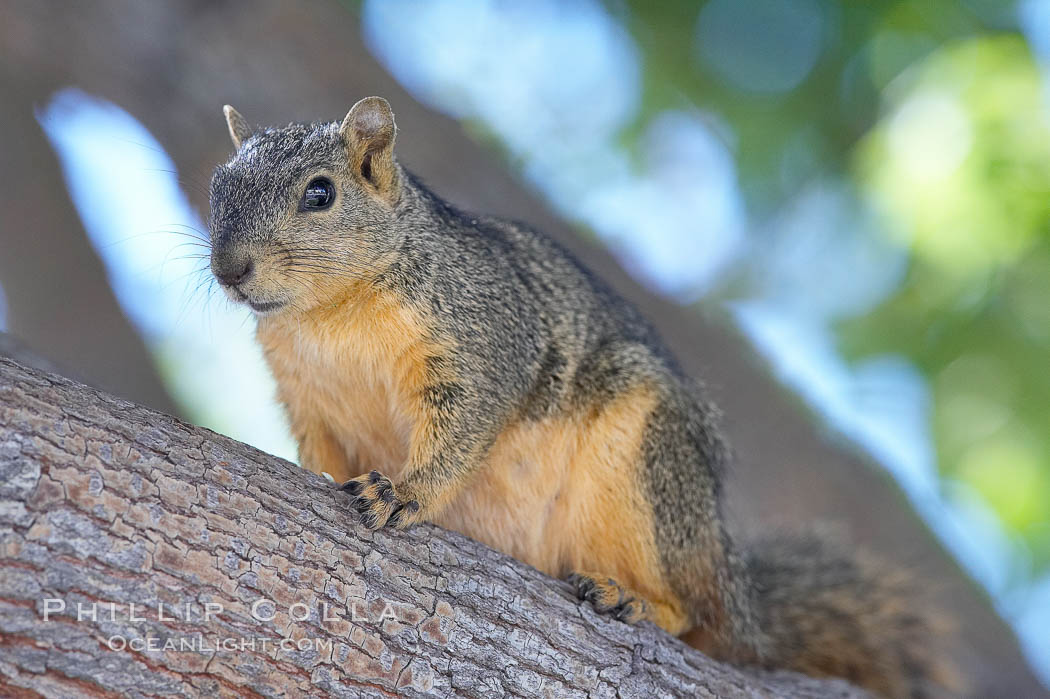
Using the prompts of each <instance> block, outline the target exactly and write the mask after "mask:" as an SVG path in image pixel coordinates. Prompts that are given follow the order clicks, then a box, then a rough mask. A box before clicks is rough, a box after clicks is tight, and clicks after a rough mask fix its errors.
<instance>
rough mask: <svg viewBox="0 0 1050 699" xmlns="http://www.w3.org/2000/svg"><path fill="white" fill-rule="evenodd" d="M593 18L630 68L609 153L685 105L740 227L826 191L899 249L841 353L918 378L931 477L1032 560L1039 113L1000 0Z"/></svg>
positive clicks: (1049, 509) (1041, 255)
mask: <svg viewBox="0 0 1050 699" xmlns="http://www.w3.org/2000/svg"><path fill="white" fill-rule="evenodd" d="M606 6H607V7H608V8H609V10H610V12H612V13H613V14H614V15H615V16H617V17H618V18H619V19H620V20H621V21H622V22H623V24H624V26H625V27H626V28H627V29H628V31H629V32H630V33H631V35H632V37H633V38H634V40H635V41H636V43H637V45H638V47H639V50H640V53H641V55H640V60H641V61H642V63H643V75H644V93H643V100H642V110H641V112H640V114H639V117H638V120H637V123H636V124H635V125H634V127H633V128H632V129H630V130H628V131H627V132H626V133H625V134H624V136H623V138H624V140H625V143H626V145H627V146H629V147H637V144H638V143H640V142H641V141H640V139H638V138H637V137H638V136H639V134H641V133H643V132H644V128H645V125H646V124H647V123H648V121H649V120H650V119H651V118H652V117H653V116H654V115H656V114H658V113H660V112H661V111H663V110H666V109H687V110H689V109H696V108H697V107H699V108H700V109H702V110H704V111H705V112H707V113H709V114H711V115H713V117H712V118H713V120H714V121H715V122H716V128H719V126H718V125H719V124H721V128H719V130H720V131H721V132H722V133H723V134H724V136H725V138H726V140H727V141H728V142H729V144H730V146H731V147H732V149H733V152H734V155H735V157H736V159H737V167H738V176H739V180H740V187H741V190H742V192H743V193H744V196H745V201H746V203H747V209H748V215H749V218H750V225H751V227H752V228H753V229H754V228H759V227H761V225H762V222H763V220H765V219H768V218H770V217H773V216H774V215H775V214H776V213H777V212H778V211H779V210H781V209H782V208H783V207H785V206H786V205H787V204H788V203H789V202H790V201H791V199H792V197H793V196H795V195H796V194H798V193H799V192H800V191H801V190H802V189H803V188H804V187H805V186H806V185H807V184H808V183H811V182H814V181H825V182H826V181H832V182H838V183H842V184H843V185H845V186H846V187H847V188H848V189H849V191H852V192H856V196H857V197H858V198H859V199H860V200H862V201H864V202H865V203H867V204H870V207H871V208H872V209H874V211H876V212H877V215H878V217H879V221H880V225H879V226H877V227H876V233H875V234H876V235H881V236H885V237H886V238H887V239H888V240H890V241H892V242H893V243H894V244H896V245H900V246H903V247H905V248H906V249H907V251H908V252H907V254H908V258H909V260H908V271H907V274H906V275H905V277H904V279H903V280H902V282H901V283H900V285H899V286H898V288H896V290H895V291H893V293H891V294H890V295H889V296H888V297H886V298H885V299H884V300H883V301H882V302H881V303H880V304H879V305H878V306H877V307H876V308H875V309H873V310H870V311H869V312H866V313H864V314H862V315H859V316H856V317H853V318H847V319H841V320H840V321H839V322H838V323H837V325H836V328H837V337H838V340H839V344H840V348H841V349H842V350H843V352H844V353H845V354H846V355H847V356H848V357H850V358H851V359H853V360H856V361H859V360H862V359H864V358H867V357H871V356H875V355H879V354H884V353H895V354H899V355H903V356H905V357H907V358H908V359H909V360H910V361H912V362H913V363H914V364H915V366H916V367H918V368H919V369H920V370H921V371H922V373H923V374H924V376H925V377H926V379H927V381H928V384H929V388H930V391H931V395H932V397H933V410H932V416H931V420H932V425H931V426H930V429H931V432H932V434H933V436H934V440H935V444H936V450H937V455H938V467H939V469H940V472H941V474H942V475H943V476H947V477H951V478H954V479H958V480H961V481H963V482H965V483H966V484H968V485H969V486H971V487H972V488H973V489H974V490H975V491H976V492H978V493H979V494H980V495H981V496H982V497H983V499H984V500H985V502H986V503H987V504H988V505H989V506H990V507H991V508H993V509H994V511H995V512H996V513H997V514H998V515H999V517H1000V518H1001V521H1002V522H1003V523H1004V525H1005V526H1006V527H1007V528H1008V530H1009V531H1010V533H1011V534H1013V535H1014V536H1016V537H1018V538H1019V539H1020V540H1022V541H1023V542H1024V543H1025V544H1027V547H1028V548H1029V549H1030V550H1031V552H1032V558H1033V563H1034V564H1035V570H1033V571H1029V572H1030V573H1031V572H1036V571H1038V570H1046V569H1047V568H1048V567H1050V228H1048V226H1050V196H1048V195H1050V118H1048V113H1050V112H1048V108H1047V102H1046V94H1047V93H1046V89H1045V80H1046V77H1045V74H1044V73H1043V72H1042V71H1041V69H1040V66H1039V64H1038V63H1037V61H1036V59H1035V58H1034V57H1033V54H1032V51H1031V49H1030V47H1029V44H1028V43H1027V42H1026V41H1025V38H1024V36H1023V35H1022V34H1021V33H1020V28H1019V25H1018V19H1017V17H1018V13H1017V10H1018V8H1017V6H1016V5H1015V3H1013V2H1001V1H992V0H985V1H983V2H982V1H978V0H903V1H898V2H891V1H868V2H848V3H839V2H830V1H821V0H794V1H793V2H774V1H773V0H768V1H766V0H748V1H747V2H738V1H736V0H710V1H709V2H707V3H704V4H701V5H698V4H697V3H695V2H688V1H685V0H682V1H680V2H649V1H648V0H628V1H627V2H616V1H614V0H608V2H607V3H606ZM792 13H794V14H793V15H792ZM800 18H801V19H800ZM806 42H809V43H806ZM813 42H816V43H815V45H812V46H811V45H810V44H812V43H813ZM639 155H641V154H639ZM740 284H741V282H740V280H739V279H736V280H733V281H731V282H727V283H726V287H727V289H731V291H724V292H723V296H726V295H728V296H736V295H740V294H745V295H746V288H745V289H743V290H742V289H741V287H740Z"/></svg>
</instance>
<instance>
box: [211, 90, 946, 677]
mask: <svg viewBox="0 0 1050 699" xmlns="http://www.w3.org/2000/svg"><path fill="white" fill-rule="evenodd" d="M224 111H225V114H226V120H227V125H228V127H229V132H230V136H231V138H232V139H233V143H234V145H235V146H236V149H237V151H236V154H235V155H234V156H233V157H232V159H231V160H230V161H229V162H227V163H226V164H224V165H221V166H219V167H218V168H217V169H216V171H215V174H214V177H213V179H212V183H211V221H210V225H211V234H212V250H211V268H212V271H213V273H214V275H215V277H216V278H217V279H218V281H219V282H220V284H221V285H222V287H223V288H224V289H225V291H226V293H227V294H228V295H229V296H230V297H231V298H233V299H235V300H236V301H239V302H243V303H245V304H247V305H248V306H250V307H251V308H252V309H253V310H254V311H255V312H256V315H257V317H258V326H257V331H256V334H257V337H258V340H259V342H260V343H261V344H262V347H263V350H264V353H265V356H266V359H267V361H268V363H269V366H270V368H271V369H272V371H273V373H274V375H275V376H276V379H277V384H278V390H279V397H280V400H281V402H282V403H283V404H284V406H285V407H286V409H287V413H288V416H289V419H290V422H291V427H292V431H293V433H294V435H295V438H296V439H297V440H298V443H299V455H300V461H301V463H302V465H303V466H305V467H307V468H309V469H311V470H313V471H316V472H326V473H328V474H331V475H332V476H333V477H334V478H336V479H337V480H339V481H346V483H345V485H344V486H343V488H344V489H345V490H346V491H348V492H349V493H350V494H351V496H353V504H354V506H355V507H356V509H357V510H358V511H359V512H360V513H361V515H362V518H363V522H364V524H365V525H366V526H367V527H369V528H377V527H383V526H394V527H399V528H400V527H407V526H409V525H412V524H414V523H416V522H422V521H430V522H435V523H437V524H439V525H441V526H444V527H447V528H450V529H455V530H457V531H460V532H462V533H464V534H466V535H468V536H470V537H473V538H475V539H477V540H479V541H482V542H484V543H486V544H488V545H490V546H492V547H494V548H497V549H499V550H501V551H504V552H506V553H508V554H510V555H512V556H514V557H516V558H518V559H520V560H522V561H525V562H526V563H529V564H531V565H533V566H535V567H536V568H538V569H540V570H542V571H544V572H546V573H548V574H550V575H552V576H555V577H558V578H567V579H569V580H570V582H571V583H572V584H573V585H574V586H575V588H576V591H577V593H578V595H579V597H580V598H581V599H585V600H587V601H589V602H590V603H591V604H592V605H593V606H594V608H595V609H596V610H597V611H599V612H602V613H606V614H610V615H612V616H614V617H615V618H617V619H620V620H623V621H626V622H637V621H639V620H643V619H648V620H651V621H653V622H655V623H656V624H658V625H659V626H661V627H663V628H664V629H666V630H667V631H669V632H670V633H672V634H675V635H678V636H682V637H683V638H684V639H685V640H686V641H687V642H688V643H690V644H691V645H693V646H695V647H696V648H699V649H700V650H702V651H703V652H705V653H707V654H709V655H711V656H713V657H715V658H718V659H723V660H726V661H730V662H734V663H741V664H752V665H759V666H763V667H770V668H787V669H792V670H798V671H801V672H804V673H808V674H811V675H835V676H840V677H844V678H846V679H848V680H850V681H852V682H854V683H856V684H859V685H862V686H864V687H866V688H868V689H871V690H873V691H875V692H878V693H881V694H883V695H886V696H891V697H906V696H909V697H918V696H926V695H928V694H929V693H930V692H934V693H936V692H937V691H939V690H937V685H938V683H940V682H942V681H945V680H946V678H947V677H948V673H947V666H946V665H945V664H944V663H943V662H942V660H941V659H940V658H939V656H938V654H937V653H935V652H934V651H933V650H932V649H931V646H930V638H931V634H930V632H929V628H930V624H929V619H928V617H929V615H928V614H927V613H926V612H924V611H917V609H916V607H917V605H910V604H908V597H907V593H906V592H905V591H904V589H903V588H902V587H901V586H900V585H898V584H897V583H895V582H893V581H891V580H889V579H886V578H884V577H883V576H882V574H881V572H879V571H877V570H876V569H874V568H872V567H871V566H869V565H868V564H866V563H864V562H862V559H860V558H857V557H856V556H853V555H844V554H842V553H838V552H836V551H835V549H834V548H832V547H829V546H828V545H827V544H825V543H823V542H821V541H820V540H818V539H798V540H788V541H769V542H765V543H762V544H758V545H755V546H752V547H750V548H748V549H747V550H746V551H742V550H741V549H738V548H737V547H736V546H735V544H734V542H733V541H732V540H731V539H730V538H729V536H728V534H727V531H726V527H725V520H724V518H723V515H722V512H721V508H720V505H721V481H722V471H723V469H724V468H725V465H726V461H727V456H726V453H727V450H726V447H725V445H724V443H723V440H722V437H721V435H720V432H719V429H718V427H717V424H716V422H717V412H716V410H715V408H714V407H712V406H711V405H710V404H708V403H707V402H706V401H705V399H704V398H703V396H702V393H701V390H700V387H699V386H697V385H696V384H695V383H694V382H693V381H692V380H690V379H689V378H688V377H687V376H686V375H685V374H684V372H683V371H682V369H681V368H680V367H679V365H678V363H677V362H676V360H675V359H674V357H672V356H671V354H670V353H669V352H668V350H667V349H666V348H665V346H664V344H663V342H662V341H661V339H660V338H659V337H658V336H657V333H656V332H655V330H654V329H653V328H652V327H651V326H650V324H649V323H648V322H647V321H646V320H645V319H644V318H642V317H641V315H640V314H639V312H638V311H637V310H636V309H635V308H634V307H633V306H631V305H630V304H629V303H627V302H626V301H625V300H624V299H622V298H621V297H620V296H619V295H618V294H616V293H615V292H614V291H612V290H611V289H610V288H609V287H608V286H607V285H606V284H605V283H603V282H602V281H601V280H600V279H597V278H595V277H594V276H593V275H592V274H591V273H590V272H588V271H587V270H586V269H585V268H584V267H583V266H582V265H581V264H580V263H579V262H578V261H577V260H576V259H574V257H573V256H572V255H571V254H569V253H568V252H567V251H565V250H564V249H562V248H561V247H560V246H559V245H557V244H556V243H555V242H554V241H552V240H551V239H550V238H548V237H547V236H545V235H543V234H541V233H538V232H536V231H534V230H532V229H530V228H528V227H526V226H523V225H520V224H517V223H511V222H508V221H503V220H499V219H495V218H487V217H483V216H472V215H467V214H464V213H462V212H460V211H458V210H457V209H455V208H454V207H453V206H451V205H450V204H448V203H446V202H445V201H443V200H441V199H440V198H438V197H437V196H436V195H435V194H433V193H432V192H430V191H429V190H428V189H427V188H426V187H425V186H424V185H423V184H422V183H421V182H420V181H419V180H418V179H417V178H416V177H414V176H413V175H412V174H411V173H409V172H408V171H407V170H405V169H403V168H402V167H401V166H400V165H399V164H398V162H397V161H396V159H395V157H394V135H395V130H396V129H395V125H394V118H393V114H392V112H391V110H390V105H389V104H388V103H387V102H386V100H384V99H382V98H379V97H369V98H366V99H363V100H361V101H360V102H358V103H357V104H355V105H354V106H353V108H352V109H351V110H350V112H349V113H348V114H347V116H346V118H345V119H344V120H343V121H342V123H322V124H310V125H291V126H288V127H285V128H276V129H265V130H257V131H256V130H252V129H250V128H249V127H248V125H247V123H246V122H245V121H244V119H243V118H242V117H241V116H240V114H238V113H237V112H236V110H234V109H233V108H232V107H229V106H227V107H225V110H224Z"/></svg>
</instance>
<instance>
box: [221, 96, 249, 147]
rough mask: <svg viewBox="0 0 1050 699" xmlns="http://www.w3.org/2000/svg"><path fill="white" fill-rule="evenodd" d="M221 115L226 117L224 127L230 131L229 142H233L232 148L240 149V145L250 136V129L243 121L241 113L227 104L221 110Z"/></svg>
mask: <svg viewBox="0 0 1050 699" xmlns="http://www.w3.org/2000/svg"><path fill="white" fill-rule="evenodd" d="M222 113H223V114H225V115H226V126H227V127H228V128H229V129H230V140H231V141H233V147H234V148H240V147H241V144H242V143H244V142H245V141H246V140H248V137H249V136H251V135H252V130H251V127H250V126H248V122H246V121H245V120H244V117H242V116H241V113H240V112H238V111H237V110H236V109H234V108H233V107H231V106H230V105H228V104H227V105H225V106H224V107H223V108H222Z"/></svg>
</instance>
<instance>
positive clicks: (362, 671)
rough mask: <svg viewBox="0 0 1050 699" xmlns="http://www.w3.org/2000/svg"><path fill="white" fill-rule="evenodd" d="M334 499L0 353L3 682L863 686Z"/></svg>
mask: <svg viewBox="0 0 1050 699" xmlns="http://www.w3.org/2000/svg"><path fill="white" fill-rule="evenodd" d="M344 498H345V496H343V495H342V494H341V493H340V492H339V491H338V490H337V489H336V488H335V487H334V486H333V485H332V484H331V483H329V482H327V481H326V480H324V479H323V478H321V477H319V476H316V475H314V474H312V473H309V472H307V471H304V470H302V469H300V468H298V467H296V466H294V465H293V464H291V463H288V462H286V461H282V460H281V459H278V458H276V457H272V456H268V455H266V454H263V453H261V452H259V451H257V450H255V449H253V448H252V447H249V446H247V445H245V444H241V443H239V442H235V441H233V440H231V439H228V438H226V437H223V436H221V435H217V434H215V433H212V432H209V431H208V430H205V429H202V428H200V427H195V426H193V425H189V424H187V423H185V422H182V421H180V420H178V419H176V418H173V417H170V416H168V415H165V414H163V413H159V412H156V411H153V410H150V409H148V408H144V407H141V406H138V405H135V404H134V403H129V402H127V401H124V400H121V399H118V398H114V397H112V396H110V395H107V394H105V393H102V392H100V391H97V390H94V389H91V388H88V387H86V386H84V385H81V384H78V383H76V382H74V381H71V380H69V379H65V378H62V377H59V376H57V375H55V374H49V373H46V372H43V371H39V370H36V369H31V368H28V367H26V366H24V365H21V364H18V363H17V362H15V361H13V360H11V359H7V358H3V357H0V690H3V691H0V694H3V695H4V696H8V695H9V694H14V695H22V696H35V695H36V693H39V694H43V695H46V696H71V697H74V696H75V697H80V696H108V695H115V694H123V695H138V696H145V695H148V696H156V695H171V694H175V695H179V694H182V695H197V694H204V693H207V694H210V695H218V696H245V695H256V694H258V695H266V696H282V695H284V696H304V695H317V694H323V693H329V694H331V695H334V696H388V695H390V694H392V693H395V692H401V693H404V694H407V695H442V696H447V695H450V694H457V695H458V694H463V695H475V696H486V697H488V696H501V695H526V696H533V695H553V696H630V697H655V696H718V697H737V696H772V695H776V696H784V695H791V696H810V697H817V696H851V695H856V696H859V695H860V694H861V693H860V692H858V691H856V690H854V689H853V688H851V687H850V686H849V685H847V684H845V683H843V682H838V681H818V680H814V679H810V678H806V677H801V676H798V675H794V674H791V673H765V672H758V671H745V670H740V669H737V668H733V667H729V666H725V665H721V664H718V663H716V662H714V661H712V660H710V659H708V658H706V657H704V656H703V655H701V654H700V653H697V652H695V651H693V650H692V649H690V648H688V647H687V646H685V645H683V644H682V643H681V642H679V641H678V640H677V639H674V638H672V637H670V636H668V635H666V634H664V633H663V632H662V631H660V630H659V629H657V628H655V627H652V626H649V625H646V626H642V627H629V626H626V625H624V624H621V623H619V622H616V621H611V620H609V619H605V618H602V617H598V616H596V615H595V614H594V613H593V612H592V611H591V609H590V608H589V607H587V606H585V605H581V604H578V603H577V602H576V600H575V599H574V598H573V597H572V595H571V594H570V591H569V588H568V585H566V584H564V583H561V582H558V581H554V580H552V579H550V578H548V577H546V576H545V575H543V574H541V573H539V572H538V571H536V570H534V569H532V568H529V567H528V566H526V565H524V564H522V563H519V562H517V561H514V560H512V559H510V558H508V557H506V556H503V555H501V554H499V553H497V552H495V551H492V550H491V549H488V548H486V547H484V546H482V545H481V544H478V543H476V542H474V541H471V540H469V539H467V538H465V537H463V536H459V535H457V534H455V533H452V532H448V531H445V530H442V529H439V528H437V527H434V526H429V525H423V526H419V527H416V528H414V529H412V530H410V531H407V532H389V531H379V532H374V533H373V532H368V531H367V530H365V529H364V528H363V527H361V526H359V524H358V523H357V522H356V520H355V518H354V517H352V516H351V515H350V514H349V510H348V509H347V508H346V507H344V505H345V501H344ZM78 605H80V606H79V607H78ZM131 605H135V606H134V608H133V607H132V606H131ZM187 605H188V606H187ZM60 607H61V608H62V609H61V610H59V608H60ZM326 607H327V608H326ZM92 610H93V612H94V613H93V614H92ZM253 610H254V613H253ZM78 612H79V614H78ZM78 616H79V619H78ZM271 617H272V618H271ZM304 617H305V618H304ZM224 639H233V640H232V641H227V640H224ZM253 639H254V648H253V647H252V646H251V645H250V642H251V641H252V640H253ZM283 639H288V640H289V641H290V642H291V643H290V644H288V643H283V644H282V640H283ZM242 641H245V642H249V645H248V646H247V647H246V648H244V649H243V650H241V645H240V644H241V643H242ZM300 642H301V645H300ZM168 643H170V644H172V645H171V646H169V647H165V646H166V644H168ZM183 643H188V644H190V646H189V647H188V648H187V647H186V646H182V645H181V644H183ZM230 643H233V644H236V645H234V646H231V645H229V644H230ZM125 644H126V645H125ZM142 644H149V645H146V646H143V645H142ZM194 644H196V645H194ZM194 647H195V648H196V650H193V649H192V648H194ZM183 648H187V649H185V650H184V649H183Z"/></svg>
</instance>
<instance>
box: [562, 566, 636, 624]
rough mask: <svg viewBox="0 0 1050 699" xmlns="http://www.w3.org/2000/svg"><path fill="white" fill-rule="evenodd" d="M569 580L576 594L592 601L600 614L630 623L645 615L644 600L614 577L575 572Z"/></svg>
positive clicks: (582, 598)
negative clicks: (637, 597)
mask: <svg viewBox="0 0 1050 699" xmlns="http://www.w3.org/2000/svg"><path fill="white" fill-rule="evenodd" d="M568 581H569V584H570V585H572V586H573V587H574V588H575V589H576V596H577V597H578V598H580V599H581V600H586V601H587V602H590V603H591V606H592V607H593V608H594V611H596V612H598V613H599V614H605V615H608V616H611V617H613V618H614V619H616V620H618V621H623V622H626V623H628V624H633V623H635V622H636V621H638V620H640V619H641V618H642V617H643V616H644V615H645V603H644V601H642V600H639V599H636V598H635V597H634V596H633V595H632V594H631V593H630V592H629V591H628V590H627V589H625V588H624V587H623V586H622V585H620V584H619V583H618V582H616V581H615V580H613V579H612V578H609V577H604V576H600V577H593V576H590V575H582V574H579V573H573V574H572V575H570V576H569V578H568Z"/></svg>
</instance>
